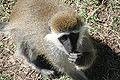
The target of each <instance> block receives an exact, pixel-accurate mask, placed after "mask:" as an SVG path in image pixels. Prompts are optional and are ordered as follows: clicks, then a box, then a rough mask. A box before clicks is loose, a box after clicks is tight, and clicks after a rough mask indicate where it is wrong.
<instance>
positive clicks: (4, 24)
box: [0, 22, 8, 31]
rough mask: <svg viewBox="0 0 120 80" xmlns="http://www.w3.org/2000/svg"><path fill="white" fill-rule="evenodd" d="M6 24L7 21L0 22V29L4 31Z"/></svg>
mask: <svg viewBox="0 0 120 80" xmlns="http://www.w3.org/2000/svg"><path fill="white" fill-rule="evenodd" d="M7 24H8V23H7V22H0V31H4V29H5V27H6V25H7Z"/></svg>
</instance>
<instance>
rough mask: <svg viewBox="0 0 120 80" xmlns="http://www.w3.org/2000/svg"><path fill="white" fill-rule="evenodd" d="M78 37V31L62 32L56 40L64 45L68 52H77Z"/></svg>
mask: <svg viewBox="0 0 120 80" xmlns="http://www.w3.org/2000/svg"><path fill="white" fill-rule="evenodd" d="M78 39H79V32H77V33H70V34H64V35H62V36H60V37H59V38H58V40H59V41H60V43H61V44H62V45H63V46H64V48H65V49H66V51H67V52H68V53H78V51H77V44H78Z"/></svg>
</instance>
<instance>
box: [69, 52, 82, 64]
mask: <svg viewBox="0 0 120 80" xmlns="http://www.w3.org/2000/svg"><path fill="white" fill-rule="evenodd" d="M81 57H82V53H70V54H69V58H68V61H70V63H74V64H77V63H79V61H80V59H81Z"/></svg>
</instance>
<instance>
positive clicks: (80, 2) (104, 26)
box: [0, 0, 120, 80]
mask: <svg viewBox="0 0 120 80" xmlns="http://www.w3.org/2000/svg"><path fill="white" fill-rule="evenodd" d="M15 2H16V0H0V20H1V21H2V22H8V21H9V16H10V13H11V10H12V6H13V5H14V4H15ZM65 3H66V4H67V5H69V6H70V7H72V8H74V9H75V10H76V11H77V12H78V14H79V15H80V16H81V17H82V18H83V21H84V22H86V23H87V24H89V25H90V26H91V29H90V30H89V32H90V34H91V36H92V37H93V38H94V45H95V46H96V49H97V50H98V51H97V57H96V60H95V62H94V63H93V65H92V66H91V67H90V68H89V69H87V70H86V71H84V72H85V74H86V75H87V77H88V78H89V79H90V80H120V0H65ZM14 53H15V44H14V42H13V41H12V39H9V38H8V37H7V36H5V35H4V34H3V33H0V80H48V79H47V78H46V77H43V76H41V74H40V73H38V72H36V71H35V70H33V69H31V67H29V66H28V65H26V64H24V63H23V62H24V60H21V59H17V58H14V56H13V55H14ZM59 80H70V79H69V78H66V77H63V78H61V79H59Z"/></svg>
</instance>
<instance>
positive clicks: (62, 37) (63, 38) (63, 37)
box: [58, 35, 69, 42]
mask: <svg viewBox="0 0 120 80" xmlns="http://www.w3.org/2000/svg"><path fill="white" fill-rule="evenodd" d="M68 37H69V36H68V35H63V36H61V37H59V38H58V39H59V41H60V42H64V41H66V40H67V39H68Z"/></svg>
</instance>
